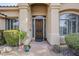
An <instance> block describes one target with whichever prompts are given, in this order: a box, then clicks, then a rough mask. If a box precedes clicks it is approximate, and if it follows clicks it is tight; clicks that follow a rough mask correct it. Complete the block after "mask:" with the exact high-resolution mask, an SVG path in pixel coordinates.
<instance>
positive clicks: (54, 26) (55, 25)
mask: <svg viewBox="0 0 79 59" xmlns="http://www.w3.org/2000/svg"><path fill="white" fill-rule="evenodd" d="M59 9H60V4H58V3H53V4H51V5H50V11H51V13H50V24H51V25H50V39H49V40H50V43H51V44H52V45H60V37H59Z"/></svg>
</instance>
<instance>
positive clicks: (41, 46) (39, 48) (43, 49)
mask: <svg viewBox="0 0 79 59" xmlns="http://www.w3.org/2000/svg"><path fill="white" fill-rule="evenodd" d="M30 45H31V49H30V52H29V53H28V56H59V55H61V54H58V53H54V52H53V51H52V50H51V48H52V47H51V46H50V45H49V44H48V43H47V42H46V41H43V42H35V41H33V42H31V44H30Z"/></svg>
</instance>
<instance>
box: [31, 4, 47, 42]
mask: <svg viewBox="0 0 79 59" xmlns="http://www.w3.org/2000/svg"><path fill="white" fill-rule="evenodd" d="M31 14H32V37H33V38H34V39H35V41H37V42H42V41H44V39H46V17H47V5H46V4H41V3H37V4H32V5H31Z"/></svg>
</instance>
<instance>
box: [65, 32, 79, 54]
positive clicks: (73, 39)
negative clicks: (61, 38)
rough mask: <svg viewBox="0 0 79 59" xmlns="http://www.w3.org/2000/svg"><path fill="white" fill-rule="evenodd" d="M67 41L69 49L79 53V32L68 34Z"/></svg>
mask: <svg viewBox="0 0 79 59" xmlns="http://www.w3.org/2000/svg"><path fill="white" fill-rule="evenodd" d="M65 41H66V43H67V45H68V47H69V49H70V50H71V51H72V52H73V54H75V55H79V34H78V33H72V34H69V35H66V36H65Z"/></svg>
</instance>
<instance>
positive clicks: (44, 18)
mask: <svg viewBox="0 0 79 59" xmlns="http://www.w3.org/2000/svg"><path fill="white" fill-rule="evenodd" d="M38 17H40V16H38V15H37V16H35V17H33V20H34V40H35V37H36V34H35V33H36V27H35V22H36V21H35V20H36V19H42V20H43V40H44V38H45V37H44V36H45V33H44V32H45V20H46V17H43V16H42V17H43V18H38ZM32 33H33V32H32Z"/></svg>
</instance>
